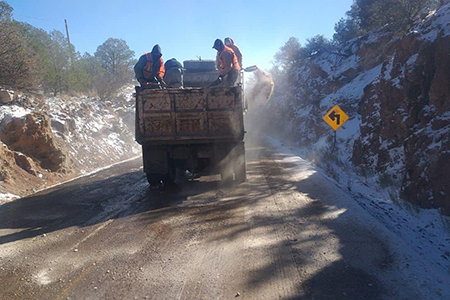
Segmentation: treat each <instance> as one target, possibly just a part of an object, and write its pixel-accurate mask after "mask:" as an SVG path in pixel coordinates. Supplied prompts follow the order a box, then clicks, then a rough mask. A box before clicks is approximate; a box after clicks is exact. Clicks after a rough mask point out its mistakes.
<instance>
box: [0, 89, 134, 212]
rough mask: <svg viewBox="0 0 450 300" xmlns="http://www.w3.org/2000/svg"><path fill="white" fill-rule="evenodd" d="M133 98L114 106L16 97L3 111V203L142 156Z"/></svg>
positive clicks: (129, 92)
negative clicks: (135, 122) (137, 138)
mask: <svg viewBox="0 0 450 300" xmlns="http://www.w3.org/2000/svg"><path fill="white" fill-rule="evenodd" d="M133 92H134V88H133V87H127V88H125V89H123V90H122V91H121V92H120V93H119V94H118V95H117V96H116V97H115V98H114V99H112V100H111V101H104V100H99V99H97V98H89V97H81V98H77V97H64V98H57V97H52V98H44V97H42V96H36V95H35V96H31V95H14V96H13V97H12V101H11V102H9V103H3V104H2V105H0V128H1V131H0V154H1V157H2V160H1V161H0V203H5V202H8V201H11V200H14V199H16V198H19V197H22V196H26V195H29V194H31V193H33V192H35V191H37V190H40V189H44V188H46V187H49V186H51V185H53V184H56V183H60V182H62V181H65V180H68V179H71V178H74V177H77V176H79V175H82V174H86V173H88V172H92V171H94V170H96V169H98V168H102V167H105V166H108V165H111V164H113V163H116V162H119V161H123V160H125V159H129V158H132V157H136V156H138V155H140V149H139V147H138V146H139V145H138V144H137V143H136V142H135V140H134V113H135V112H134V98H133Z"/></svg>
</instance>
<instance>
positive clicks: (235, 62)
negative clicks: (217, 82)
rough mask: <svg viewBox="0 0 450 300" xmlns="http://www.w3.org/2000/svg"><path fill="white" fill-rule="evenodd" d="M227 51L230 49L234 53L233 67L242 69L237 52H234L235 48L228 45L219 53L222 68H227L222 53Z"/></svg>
mask: <svg viewBox="0 0 450 300" xmlns="http://www.w3.org/2000/svg"><path fill="white" fill-rule="evenodd" d="M225 51H230V52H231V54H233V68H234V69H236V70H238V71H239V70H240V69H241V67H240V66H239V62H238V59H237V56H236V53H234V51H233V49H231V48H230V47H228V46H225V48H223V50H222V51H221V52H220V53H219V61H220V69H221V70H224V69H225V65H224V63H223V60H222V54H223V53H224V52H225Z"/></svg>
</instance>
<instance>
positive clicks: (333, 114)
mask: <svg viewBox="0 0 450 300" xmlns="http://www.w3.org/2000/svg"><path fill="white" fill-rule="evenodd" d="M322 119H323V120H324V121H325V122H326V123H327V124H328V125H329V126H330V127H331V128H333V130H334V145H333V150H334V147H335V146H336V132H337V130H338V129H339V128H341V126H342V125H344V123H345V122H347V120H348V116H347V114H346V113H345V112H344V111H343V110H342V109H341V108H340V107H339V106H337V105H335V106H334V107H333V108H332V109H330V110H329V111H328V112H327V113H326V114H325V115H324V116H323V117H322ZM333 150H332V151H333Z"/></svg>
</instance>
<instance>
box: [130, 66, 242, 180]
mask: <svg viewBox="0 0 450 300" xmlns="http://www.w3.org/2000/svg"><path fill="white" fill-rule="evenodd" d="M213 68H214V69H213ZM184 69H185V70H184V75H183V78H184V79H185V80H184V84H183V88H167V89H160V88H158V89H148V88H141V87H136V141H137V142H138V143H139V144H140V145H141V146H142V154H143V165H144V172H145V173H146V174H147V179H148V182H149V183H150V185H158V184H160V183H161V182H162V183H163V184H171V183H173V182H174V181H175V179H176V178H178V176H180V174H186V173H188V172H190V173H191V174H202V175H203V174H220V175H221V179H222V180H226V181H234V182H242V181H245V180H246V166H245V146H244V134H245V130H244V92H243V80H241V81H240V83H239V84H238V85H237V86H233V87H220V86H218V87H201V86H205V84H208V81H209V82H211V79H212V81H214V80H215V79H217V77H218V75H219V74H218V72H217V70H215V62H214V61H185V62H184ZM186 171H188V172H186ZM188 174H189V173H188Z"/></svg>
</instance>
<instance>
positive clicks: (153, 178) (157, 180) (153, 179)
mask: <svg viewBox="0 0 450 300" xmlns="http://www.w3.org/2000/svg"><path fill="white" fill-rule="evenodd" d="M146 174H147V181H148V183H149V184H150V185H151V186H155V185H159V184H161V182H162V181H163V178H164V174H158V173H146Z"/></svg>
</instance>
